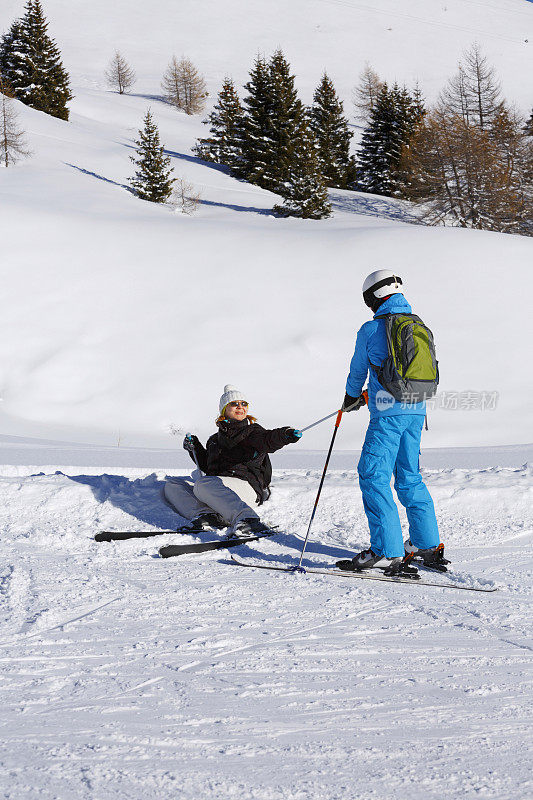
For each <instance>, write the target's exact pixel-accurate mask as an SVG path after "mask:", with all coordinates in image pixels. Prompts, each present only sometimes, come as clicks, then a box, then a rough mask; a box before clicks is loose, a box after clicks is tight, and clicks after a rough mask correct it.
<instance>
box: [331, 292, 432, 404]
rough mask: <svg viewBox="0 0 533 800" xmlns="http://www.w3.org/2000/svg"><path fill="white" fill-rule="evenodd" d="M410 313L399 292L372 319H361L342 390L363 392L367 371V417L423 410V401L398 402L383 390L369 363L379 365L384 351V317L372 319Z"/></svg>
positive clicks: (405, 301)
mask: <svg viewBox="0 0 533 800" xmlns="http://www.w3.org/2000/svg"><path fill="white" fill-rule="evenodd" d="M406 313H407V314H410V313H411V306H410V305H409V303H408V302H407V300H406V299H405V297H404V296H403V294H400V293H398V294H393V295H391V296H390V297H389V298H388V299H387V300H385V302H384V303H382V304H381V305H380V307H379V308H378V310H377V311H376V314H375V315H374V319H372V320H370V321H369V322H365V324H364V325H362V326H361V328H360V329H359V331H358V333H357V340H356V342H355V352H354V354H353V358H352V360H351V363H350V372H349V374H348V380H347V381H346V391H347V393H348V394H349V395H351V397H359V395H360V394H361V392H362V391H363V386H364V385H365V381H366V377H367V375H368V372H370V378H369V382H368V407H369V410H370V417H371V418H374V417H392V416H396V415H397V414H422V415H424V414H425V413H426V404H425V403H424V402H422V403H411V404H407V403H400V402H398V401H397V400H395V399H394V397H393V396H392V395H391V394H389V392H386V391H385V389H384V388H383V387H382V386H381V384H380V383H379V381H378V379H377V377H376V373H375V372H374V370H373V369H372V367H371V366H370V365H371V364H374V366H377V367H379V366H380V365H381V363H382V362H383V361H384V360H385V359H386V357H387V354H388V347H387V335H386V333H385V320H383V319H376V316H380V315H382V314H406Z"/></svg>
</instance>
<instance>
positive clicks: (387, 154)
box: [357, 84, 424, 196]
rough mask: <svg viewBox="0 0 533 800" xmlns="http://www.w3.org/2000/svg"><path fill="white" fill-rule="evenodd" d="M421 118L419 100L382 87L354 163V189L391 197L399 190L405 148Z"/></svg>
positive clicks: (405, 92) (403, 91) (397, 90)
mask: <svg viewBox="0 0 533 800" xmlns="http://www.w3.org/2000/svg"><path fill="white" fill-rule="evenodd" d="M423 114H424V109H423V104H422V101H421V98H420V97H419V96H415V97H412V96H411V95H410V94H409V92H407V90H406V89H400V88H399V87H398V85H396V84H395V85H394V86H393V87H392V89H389V87H388V86H387V84H384V85H383V87H382V89H381V91H380V93H379V95H378V99H377V101H376V105H375V106H374V108H373V109H372V111H371V114H370V123H369V125H368V127H367V128H366V130H365V132H364V134H363V137H362V140H361V147H360V149H359V151H358V161H357V188H358V189H359V190H360V191H363V192H371V193H373V194H382V195H388V196H391V195H393V194H394V193H396V192H398V191H399V190H400V185H401V183H402V176H401V175H400V172H399V169H400V161H401V157H402V152H403V150H404V148H405V147H406V146H407V145H408V143H409V140H410V138H411V136H412V135H413V133H414V131H415V130H416V127H417V125H418V124H419V123H420V121H421V119H422V117H423Z"/></svg>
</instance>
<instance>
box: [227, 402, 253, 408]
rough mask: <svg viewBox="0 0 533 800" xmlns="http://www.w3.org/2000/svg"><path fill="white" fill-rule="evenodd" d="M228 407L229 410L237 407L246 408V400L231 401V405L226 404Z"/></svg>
mask: <svg viewBox="0 0 533 800" xmlns="http://www.w3.org/2000/svg"><path fill="white" fill-rule="evenodd" d="M228 406H230V407H231V408H238V407H239V406H242V407H243V408H248V403H247V402H246V400H232V402H231V403H228Z"/></svg>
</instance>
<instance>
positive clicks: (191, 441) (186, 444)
mask: <svg viewBox="0 0 533 800" xmlns="http://www.w3.org/2000/svg"><path fill="white" fill-rule="evenodd" d="M199 443H200V440H199V439H198V437H197V436H194V434H192V433H188V434H187V436H186V437H185V439H184V440H183V449H184V450H186V451H187V452H188V453H194V448H195V446H196V445H197V444H199Z"/></svg>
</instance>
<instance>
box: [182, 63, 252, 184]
mask: <svg viewBox="0 0 533 800" xmlns="http://www.w3.org/2000/svg"><path fill="white" fill-rule="evenodd" d="M204 124H205V125H209V126H210V128H209V132H210V134H211V136H209V137H208V138H207V139H198V141H197V143H196V145H195V147H194V148H193V152H194V153H196V155H197V156H199V157H200V158H202V159H204V161H214V162H215V163H217V164H226V166H228V167H231V169H232V170H233V171H234V172H235V173H238V172H239V170H240V169H241V168H242V159H243V156H242V148H243V108H242V106H241V103H240V100H239V95H238V94H237V91H236V89H235V86H234V84H233V81H232V80H231V78H225V80H224V83H223V85H222V89H221V91H220V93H219V95H218V100H217V102H216V104H215V107H214V109H213V111H212V112H211V114H210V115H209V116H208V118H207V119H206V120H204Z"/></svg>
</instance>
